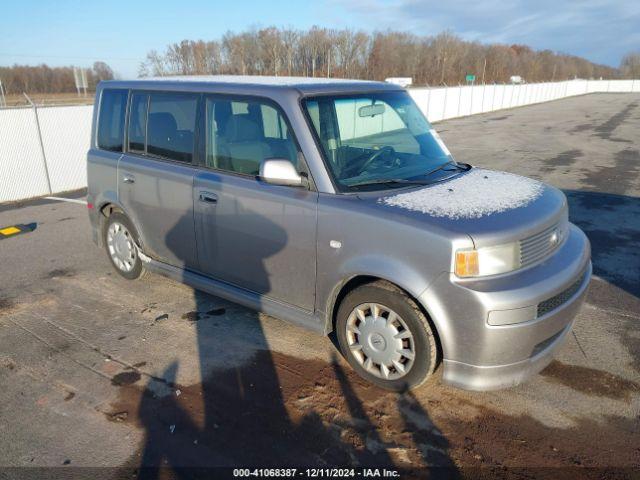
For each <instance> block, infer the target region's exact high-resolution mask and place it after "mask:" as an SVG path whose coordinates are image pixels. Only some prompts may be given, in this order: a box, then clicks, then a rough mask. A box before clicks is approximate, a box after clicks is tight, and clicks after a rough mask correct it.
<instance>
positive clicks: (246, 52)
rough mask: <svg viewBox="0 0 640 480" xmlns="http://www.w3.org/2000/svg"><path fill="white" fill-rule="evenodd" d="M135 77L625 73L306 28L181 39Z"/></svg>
mask: <svg viewBox="0 0 640 480" xmlns="http://www.w3.org/2000/svg"><path fill="white" fill-rule="evenodd" d="M139 74H140V76H164V75H200V74H240V75H296V76H298V75H299V76H305V77H306V76H311V77H319V76H322V77H344V78H361V79H374V80H384V79H385V78H388V77H412V78H413V83H414V85H442V84H447V85H455V84H458V83H464V82H465V77H466V75H467V74H474V75H475V76H476V82H482V81H484V82H485V83H493V82H496V83H502V82H508V81H509V79H510V77H511V76H512V75H519V76H521V77H522V78H524V79H525V80H526V81H527V82H541V81H553V80H566V79H572V78H576V77H577V78H587V79H590V78H600V77H602V78H621V77H622V76H623V75H625V74H629V72H626V71H623V70H621V69H617V68H613V67H609V66H606V65H598V64H595V63H593V62H590V61H588V60H586V59H584V58H581V57H577V56H575V55H567V54H563V53H556V52H552V51H551V50H541V51H536V50H533V49H531V48H530V47H528V46H526V45H502V44H482V43H480V42H471V41H465V40H462V39H461V38H460V37H458V36H456V35H454V34H452V33H450V32H443V33H440V34H438V35H435V36H417V35H413V34H410V33H403V32H396V31H385V32H376V33H372V34H369V33H366V32H363V31H354V30H348V29H345V30H334V29H328V28H320V27H312V28H311V29H309V30H304V31H302V30H294V29H288V28H276V27H269V28H262V29H251V30H247V31H244V32H240V33H235V32H228V33H226V34H225V35H223V36H222V38H220V39H219V40H209V41H206V40H183V41H182V42H180V43H174V44H171V45H169V46H167V48H166V50H165V51H163V52H158V51H156V50H152V51H150V52H149V53H148V54H147V56H146V59H145V60H144V61H143V62H142V64H141V67H140V72H139Z"/></svg>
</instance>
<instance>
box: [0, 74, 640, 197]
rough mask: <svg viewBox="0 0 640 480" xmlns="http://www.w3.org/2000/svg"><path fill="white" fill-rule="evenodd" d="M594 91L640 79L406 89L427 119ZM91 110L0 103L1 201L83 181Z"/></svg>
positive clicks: (385, 124) (377, 121)
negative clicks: (17, 105)
mask: <svg viewBox="0 0 640 480" xmlns="http://www.w3.org/2000/svg"><path fill="white" fill-rule="evenodd" d="M595 92H612V93H614V92H616V93H620V92H625V93H628V92H640V80H570V81H564V82H548V83H528V84H522V85H474V86H457V87H435V88H411V89H409V93H410V94H411V96H412V97H413V98H414V100H415V101H416V103H417V104H418V106H419V107H420V108H421V109H422V111H423V112H424V113H425V114H426V116H427V118H428V119H429V120H430V121H431V122H439V121H441V120H446V119H450V118H456V117H464V116H467V115H474V114H478V113H486V112H493V111H496V110H502V109H505V108H513V107H518V106H522V105H531V104H535V103H540V102H547V101H550V100H556V99H559V98H566V97H571V96H575V95H584V94H588V93H595ZM352 108H354V109H355V108H356V106H355V104H354V106H353V107H352ZM92 112H93V106H91V105H82V106H51V107H37V108H33V107H18V108H4V109H0V202H8V201H15V200H22V199H26V198H31V197H37V196H42V195H49V194H55V193H59V192H64V191H67V190H75V189H79V188H83V187H86V185H87V170H86V153H87V150H88V149H89V137H90V131H91V115H92ZM354 115H355V110H354ZM380 117H381V118H373V119H371V122H369V123H370V124H368V125H367V128H366V129H367V132H360V131H355V130H356V128H355V125H353V126H352V130H353V132H352V134H353V135H354V136H359V135H365V134H373V133H376V131H380V130H382V129H384V130H388V129H389V128H390V126H392V125H395V124H397V123H398V122H397V119H395V118H392V117H391V116H389V115H388V113H385V114H383V115H381V116H380ZM386 117H388V118H386ZM354 118H355V117H354ZM358 130H359V129H358ZM369 130H370V131H369Z"/></svg>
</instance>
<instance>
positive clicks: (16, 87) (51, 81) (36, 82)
mask: <svg viewBox="0 0 640 480" xmlns="http://www.w3.org/2000/svg"><path fill="white" fill-rule="evenodd" d="M84 70H85V71H86V73H87V83H88V89H89V90H94V89H95V86H96V84H97V83H98V82H99V81H101V80H111V79H113V78H114V74H113V70H112V69H111V67H109V65H107V64H106V63H104V62H95V63H94V64H93V66H92V68H87V69H84ZM0 81H2V86H3V87H4V90H5V93H6V94H7V95H9V94H22V92H26V93H66V92H75V91H76V83H75V80H74V76H73V67H50V66H48V65H45V64H42V65H36V66H29V65H13V66H12V67H0Z"/></svg>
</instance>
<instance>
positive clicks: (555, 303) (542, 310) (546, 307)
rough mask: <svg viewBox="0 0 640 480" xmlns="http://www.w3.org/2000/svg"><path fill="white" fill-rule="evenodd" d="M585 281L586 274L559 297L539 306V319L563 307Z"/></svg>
mask: <svg viewBox="0 0 640 480" xmlns="http://www.w3.org/2000/svg"><path fill="white" fill-rule="evenodd" d="M583 280H584V274H582V275H580V278H578V280H576V281H575V282H574V283H573V284H572V285H571V286H570V287H569V288H567V289H566V290H563V291H562V292H560V293H559V294H557V295H554V296H553V297H551V298H549V299H547V300H545V301H544V302H540V303H539V304H538V318H540V317H541V316H543V315H546V314H547V313H549V312H550V311H551V310H555V309H556V308H558V307H559V306H561V305H563V304H564V303H565V302H566V301H567V300H569V299H570V298H571V297H573V296H574V295H575V294H576V292H577V291H578V290H580V285H582V281H583Z"/></svg>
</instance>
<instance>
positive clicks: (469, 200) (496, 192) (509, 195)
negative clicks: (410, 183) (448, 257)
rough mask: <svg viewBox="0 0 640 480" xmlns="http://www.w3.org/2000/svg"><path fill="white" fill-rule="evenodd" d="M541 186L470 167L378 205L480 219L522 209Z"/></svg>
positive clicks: (531, 200) (382, 199) (516, 177)
mask: <svg viewBox="0 0 640 480" xmlns="http://www.w3.org/2000/svg"><path fill="white" fill-rule="evenodd" d="M543 191H544V185H543V184H542V183H540V182H538V181H536V180H532V179H530V178H526V177H521V176H519V175H514V174H512V173H506V172H496V171H493V170H484V169H480V168H474V169H472V170H471V171H470V172H468V173H466V174H463V175H460V176H458V177H456V178H454V179H452V180H449V181H445V182H443V183H439V184H435V185H431V186H428V187H426V188H422V189H420V190H415V191H412V192H407V193H398V194H397V195H392V196H389V197H384V198H381V199H380V200H378V202H380V203H383V204H385V205H390V206H393V207H400V208H404V209H407V210H413V211H416V212H421V213H425V214H428V215H431V216H434V217H447V218H451V219H454V220H456V219H462V218H481V217H484V216H486V215H491V214H494V213H500V212H505V211H507V210H513V209H515V208H519V207H524V206H526V205H528V204H529V203H531V202H533V201H534V200H535V199H537V198H538V197H540V196H541V195H542V192H543Z"/></svg>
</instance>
